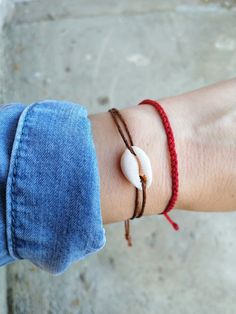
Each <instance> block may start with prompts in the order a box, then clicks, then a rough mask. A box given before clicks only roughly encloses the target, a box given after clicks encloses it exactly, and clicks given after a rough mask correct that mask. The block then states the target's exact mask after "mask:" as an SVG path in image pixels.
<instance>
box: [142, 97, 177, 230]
mask: <svg viewBox="0 0 236 314" xmlns="http://www.w3.org/2000/svg"><path fill="white" fill-rule="evenodd" d="M138 105H152V106H153V107H155V108H156V110H157V111H158V113H159V115H160V117H161V120H162V123H163V126H164V129H165V132H166V136H167V143H168V148H169V154H170V161H171V177H172V195H171V198H170V200H169V202H168V204H167V206H166V208H165V209H164V210H163V212H162V213H161V214H163V215H164V216H165V217H166V219H167V220H168V221H169V223H171V225H172V226H173V228H174V229H175V230H179V226H178V224H177V223H175V222H174V221H173V220H172V219H171V218H170V217H169V215H168V212H169V211H170V210H171V209H172V208H173V207H174V205H175V202H176V200H177V197H178V188H179V179H178V177H179V175H178V159H177V153H176V149H175V139H174V134H173V131H172V128H171V125H170V121H169V119H168V117H167V115H166V113H165V111H164V109H163V108H162V106H161V105H160V104H159V103H158V102H157V101H155V100H151V99H145V100H143V101H141V102H140V103H139V104H138Z"/></svg>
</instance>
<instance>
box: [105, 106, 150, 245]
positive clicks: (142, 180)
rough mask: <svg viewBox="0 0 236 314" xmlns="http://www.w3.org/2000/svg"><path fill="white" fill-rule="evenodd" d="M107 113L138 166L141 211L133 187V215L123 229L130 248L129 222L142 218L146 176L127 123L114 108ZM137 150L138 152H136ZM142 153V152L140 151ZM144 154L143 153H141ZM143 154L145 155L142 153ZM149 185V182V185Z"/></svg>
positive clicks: (144, 203) (136, 190)
mask: <svg viewBox="0 0 236 314" xmlns="http://www.w3.org/2000/svg"><path fill="white" fill-rule="evenodd" d="M108 112H110V113H111V115H112V118H113V120H114V122H115V124H116V126H117V129H118V131H119V133H120V135H121V137H122V139H123V141H124V143H125V145H126V147H127V149H128V150H129V152H130V153H131V154H132V155H133V156H135V159H136V162H137V164H138V175H139V179H140V183H141V189H142V205H141V209H140V211H139V210H138V208H139V204H138V203H139V202H138V199H139V189H138V188H137V187H136V186H135V206H134V213H133V215H132V217H131V218H129V219H127V220H125V221H124V227H125V239H126V240H127V242H128V246H132V240H131V235H130V220H131V219H134V218H140V217H142V216H143V213H144V208H145V205H146V189H147V176H146V175H145V174H144V171H143V168H142V163H141V160H140V156H142V155H140V154H139V156H138V153H137V152H138V151H142V150H141V149H140V148H138V147H136V146H134V143H133V140H132V137H131V134H130V132H129V129H128V126H127V123H126V122H125V120H124V118H123V117H122V115H121V113H120V112H119V110H118V109H116V108H112V109H109V110H108ZM118 121H120V122H121V124H122V125H123V128H124V129H125V131H126V133H127V137H128V138H126V137H125V135H124V133H123V131H122V128H121V126H120V124H119V122H118ZM137 149H139V150H137ZM142 152H143V151H142ZM143 153H144V152H143ZM144 154H145V153H144ZM150 184H151V183H150V182H149V185H150Z"/></svg>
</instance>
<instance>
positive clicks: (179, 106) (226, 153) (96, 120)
mask: <svg viewBox="0 0 236 314" xmlns="http://www.w3.org/2000/svg"><path fill="white" fill-rule="evenodd" d="M235 90H236V81H235V80H234V81H229V82H226V83H222V84H219V85H215V86H212V87H208V88H205V89H200V90H198V91H194V92H192V93H187V94H184V95H181V96H177V97H172V98H168V99H163V100H160V103H161V104H162V106H163V107H164V109H165V111H166V113H167V115H168V117H169V120H170V123H171V125H172V128H173V132H174V135H175V141H176V150H177V154H178V159H179V197H178V200H177V203H176V206H175V207H176V208H181V209H188V210H202V211H203V210H233V209H236V204H235V203H236V195H235V194H234V191H235V190H236V164H235V158H236V134H235V133H236V130H235V124H236V123H235V111H236V95H235ZM229 111H230V112H229ZM121 113H122V115H123V116H124V118H125V120H126V121H127V124H128V126H129V129H130V132H131V134H132V137H133V140H134V143H135V145H137V146H139V147H140V148H142V149H143V150H144V151H145V152H146V153H147V154H148V156H149V157H150V160H151V164H152V169H153V182H152V185H151V187H150V188H149V189H148V190H147V204H146V207H145V213H144V215H151V214H157V213H160V212H162V211H163V209H164V208H165V206H166V204H167V202H168V200H169V198H170V196H171V177H170V165H169V157H168V149H167V146H166V134H165V132H164V129H163V126H162V122H161V120H160V118H159V115H158V113H157V112H156V111H155V109H154V108H153V107H152V106H133V107H128V108H125V109H122V110H121ZM89 118H90V119H91V122H92V128H93V135H94V142H95V146H96V151H97V157H98V165H99V172H100V180H101V207H102V215H103V222H104V223H111V222H115V221H121V220H125V219H127V218H130V217H131V216H132V213H133V210H134V200H135V188H134V187H133V186H132V185H131V184H130V183H129V182H128V181H127V180H126V178H125V177H124V176H123V174H122V172H121V170H120V166H119V160H120V156H121V154H122V152H123V151H124V149H125V146H124V143H123V141H122V139H121V137H120V134H119V133H118V131H117V129H116V127H115V125H114V122H113V120H112V118H111V116H110V113H108V112H105V113H101V114H95V115H90V116H89ZM222 121H224V122H225V123H222Z"/></svg>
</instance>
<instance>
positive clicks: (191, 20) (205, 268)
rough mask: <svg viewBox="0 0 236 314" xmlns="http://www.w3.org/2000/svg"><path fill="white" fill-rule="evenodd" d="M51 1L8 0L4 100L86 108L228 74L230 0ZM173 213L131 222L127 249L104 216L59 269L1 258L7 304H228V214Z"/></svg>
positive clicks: (100, 307) (217, 309)
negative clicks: (102, 243)
mask: <svg viewBox="0 0 236 314" xmlns="http://www.w3.org/2000/svg"><path fill="white" fill-rule="evenodd" d="M56 3H58V2H56V1H49V0H47V1H31V2H22V1H18V3H17V4H16V11H15V15H14V18H13V20H14V22H12V23H9V25H8V27H7V28H6V30H5V32H6V33H5V35H6V37H7V38H8V40H7V43H6V44H7V51H8V55H9V57H8V60H7V62H6V66H7V67H8V69H9V75H8V78H7V86H8V90H7V93H6V101H9V102H10V101H22V102H27V103H28V102H33V101H36V100H38V99H46V98H57V99H68V100H72V101H74V102H80V103H82V104H84V105H85V106H86V107H87V109H88V111H89V112H91V113H92V112H99V111H105V110H107V109H108V108H110V107H111V106H113V105H114V106H117V107H124V106H129V105H135V104H136V103H137V102H138V101H139V100H141V99H143V98H146V97H149V98H151V97H153V98H161V97H164V96H170V95H174V94H176V93H182V92H184V91H187V90H190V89H193V88H198V87H201V86H203V85H206V84H210V83H213V82H215V81H218V80H221V79H227V78H231V77H233V76H235V69H236V37H235V34H236V10H235V7H236V2H235V1H191V5H190V4H189V1H181V0H179V1H178V0H172V1H168V2H167V1H154V0H153V1H150V2H149V1H148V2H147V1H146V2H144V1H141V0H140V1H123V2H115V1H108V0H107V1H100V2H97V4H96V3H94V2H92V3H91V2H89V1H81V0H79V1H78V0H77V1H71V0H70V1H62V2H61V3H60V6H59V5H56ZM166 3H168V5H167V4H166ZM186 118H187V117H186ZM172 216H173V218H174V219H175V220H176V221H177V222H178V223H179V225H180V228H181V230H180V232H178V233H175V232H173V231H172V229H171V227H170V226H169V224H167V223H166V221H165V219H164V218H163V217H149V218H144V219H141V220H137V221H134V222H133V223H132V232H133V236H134V247H133V248H132V249H128V248H127V247H126V243H125V241H124V239H123V224H122V223H118V224H114V225H111V226H106V234H107V244H106V247H105V248H104V249H103V250H102V251H100V252H99V253H98V254H96V255H93V256H90V257H89V258H87V259H85V260H84V261H82V262H80V263H77V264H74V265H73V266H72V267H71V268H70V269H69V270H68V271H67V272H66V273H65V274H63V275H61V276H59V277H53V276H51V275H49V274H47V273H45V272H42V271H40V270H38V269H36V268H35V267H34V266H33V265H32V264H30V263H29V262H26V261H21V262H17V263H16V264H13V265H10V266H8V272H7V282H8V306H9V313H17V314H21V313H22V314H31V313H34V314H41V313H53V314H54V313H57V314H60V313H66V314H68V313H73V314H74V313H80V314H92V313H96V314H104V313H112V314H118V313H130V314H133V313H135V314H139V313H142V314H143V313H148V314H156V313H158V314H162V313H163V314H164V313H168V314H180V313H181V314H199V313H201V314H205V313H207V314H213V313H214V314H222V313H224V314H232V313H235V312H236V305H235V291H236V275H235V264H236V243H235V241H234V238H235V237H236V229H235V220H236V213H227V214H223V213H217V214H201V213H186V212H184V211H181V210H180V211H175V212H174V213H173V214H172Z"/></svg>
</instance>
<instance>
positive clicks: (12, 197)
mask: <svg viewBox="0 0 236 314" xmlns="http://www.w3.org/2000/svg"><path fill="white" fill-rule="evenodd" d="M35 105H37V104H34V105H33V106H32V107H31V108H29V109H28V111H27V113H26V115H25V119H24V124H23V127H22V131H21V135H20V140H19V144H18V148H17V152H16V157H15V160H14V167H13V176H12V185H11V220H12V221H11V239H12V250H13V253H14V255H15V256H16V257H17V258H19V259H23V258H22V257H20V256H19V255H18V254H17V252H16V244H17V238H16V237H15V232H14V230H15V229H16V221H15V213H16V208H17V202H16V201H15V196H16V193H15V187H16V177H17V166H18V162H19V156H20V149H21V144H22V138H23V136H24V135H25V133H24V130H25V128H26V126H27V122H28V120H29V113H31V112H32V108H33V107H34V106H35ZM14 203H15V206H14Z"/></svg>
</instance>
